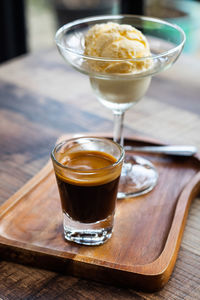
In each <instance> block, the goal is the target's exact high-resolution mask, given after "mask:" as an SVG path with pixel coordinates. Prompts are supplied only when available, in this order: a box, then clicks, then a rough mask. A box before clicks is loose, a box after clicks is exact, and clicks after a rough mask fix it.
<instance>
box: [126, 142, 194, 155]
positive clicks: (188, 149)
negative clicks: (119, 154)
mask: <svg viewBox="0 0 200 300" xmlns="http://www.w3.org/2000/svg"><path fill="white" fill-rule="evenodd" d="M124 149H125V150H126V151H139V152H149V153H160V154H168V155H178V156H192V155H194V154H195V153H196V152H197V148H196V147H194V146H182V145H181V146H179V145H177V146H143V147H135V146H125V147H124Z"/></svg>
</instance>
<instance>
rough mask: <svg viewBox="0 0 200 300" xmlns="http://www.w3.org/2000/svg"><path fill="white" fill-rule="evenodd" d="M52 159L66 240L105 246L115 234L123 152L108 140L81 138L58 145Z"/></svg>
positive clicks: (118, 146) (117, 145)
mask: <svg viewBox="0 0 200 300" xmlns="http://www.w3.org/2000/svg"><path fill="white" fill-rule="evenodd" d="M51 158H52V162H53V166H54V171H55V176H56V180H57V184H58V190H59V194H60V199H61V205H62V211H63V227H64V237H65V239H66V240H68V241H73V242H76V243H79V244H83V245H100V244H103V243H104V242H106V241H107V240H108V239H109V238H110V237H111V235H112V231H113V223H114V214H115V207H116V198H117V190H118V183H119V178H120V174H121V169H122V164H123V159H124V150H123V148H122V147H121V146H120V145H119V144H117V143H115V142H114V141H112V140H109V139H106V138H99V137H80V138H74V139H70V140H66V141H63V142H61V143H59V144H58V145H56V146H55V148H54V149H53V151H52V154H51Z"/></svg>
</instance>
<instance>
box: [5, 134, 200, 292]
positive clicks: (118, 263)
mask: <svg viewBox="0 0 200 300" xmlns="http://www.w3.org/2000/svg"><path fill="white" fill-rule="evenodd" d="M67 137H68V138H69V137H72V136H67ZM125 142H126V144H134V145H147V144H156V142H155V141H152V140H149V139H148V140H147V139H146V140H145V141H143V140H142V139H141V138H134V139H131V138H127V139H126V141H125ZM157 144H160V143H157ZM142 156H144V157H147V158H149V159H150V160H151V161H152V162H153V163H154V165H155V166H156V167H157V169H158V172H159V180H158V184H157V186H156V187H155V188H154V190H153V191H151V192H150V193H148V194H147V195H144V196H140V197H137V198H132V199H124V200H118V202H117V211H116V217H115V225H114V233H113V236H112V238H111V239H110V240H109V241H108V242H107V243H105V244H104V245H102V246H96V247H88V246H87V247H86V246H79V245H76V244H73V243H69V242H66V241H64V239H63V228H62V213H61V206H60V200H59V196H58V191H57V186H56V182H55V177H54V173H53V170H52V164H51V162H49V163H48V164H47V165H46V166H45V167H44V168H43V169H42V170H41V171H40V172H39V173H38V174H37V175H36V176H35V177H34V178H33V179H31V180H30V181H29V182H28V183H27V184H26V185H25V186H24V187H22V188H21V189H20V190H19V191H18V192H17V193H16V194H15V195H13V196H12V197H11V198H10V199H9V200H7V201H6V202H5V203H4V204H3V205H2V206H1V208H0V221H1V222H0V255H1V258H4V259H8V260H12V261H16V262H18V263H23V264H29V265H33V266H38V267H42V268H48V269H52V270H56V271H60V272H65V273H69V274H73V275H75V276H80V277H83V278H89V279H92V280H97V281H103V282H106V283H114V284H117V285H119V284H120V285H126V286H131V287H134V288H137V289H142V290H145V291H155V290H157V289H160V288H162V287H163V286H164V285H165V284H166V282H167V281H168V279H169V277H170V275H171V273H172V270H173V267H174V265H175V261H176V257H177V253H178V249H179V246H180V242H181V237H182V234H183V229H184V225H185V222H186V217H187V213H188V209H189V205H190V202H191V200H192V199H193V198H194V197H195V196H196V195H197V193H198V192H199V190H200V172H199V170H200V160H199V157H198V155H197V156H196V157H192V158H175V157H169V156H161V155H151V156H150V155H144V154H142Z"/></svg>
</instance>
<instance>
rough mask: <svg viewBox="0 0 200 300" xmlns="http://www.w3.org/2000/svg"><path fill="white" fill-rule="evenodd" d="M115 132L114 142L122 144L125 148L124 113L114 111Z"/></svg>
mask: <svg viewBox="0 0 200 300" xmlns="http://www.w3.org/2000/svg"><path fill="white" fill-rule="evenodd" d="M113 115H114V132H113V140H114V141H115V142H117V143H118V144H120V145H121V146H122V147H123V146H124V138H123V133H122V132H123V123H124V112H123V111H118V110H116V111H114V112H113Z"/></svg>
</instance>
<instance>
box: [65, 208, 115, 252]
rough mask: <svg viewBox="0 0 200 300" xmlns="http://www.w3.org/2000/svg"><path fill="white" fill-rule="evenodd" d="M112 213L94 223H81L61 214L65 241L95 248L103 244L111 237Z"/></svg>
mask: <svg viewBox="0 0 200 300" xmlns="http://www.w3.org/2000/svg"><path fill="white" fill-rule="evenodd" d="M113 223H114V213H113V214H112V215H110V216H108V217H107V218H106V219H104V220H100V221H97V222H95V223H81V222H78V221H74V220H72V219H71V218H70V217H69V216H68V214H66V213H63V227H64V237H65V239H66V240H67V241H70V242H74V243H77V244H81V245H88V246H97V245H101V244H104V243H105V242H106V241H107V240H108V239H110V238H111V236H112V231H113Z"/></svg>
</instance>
